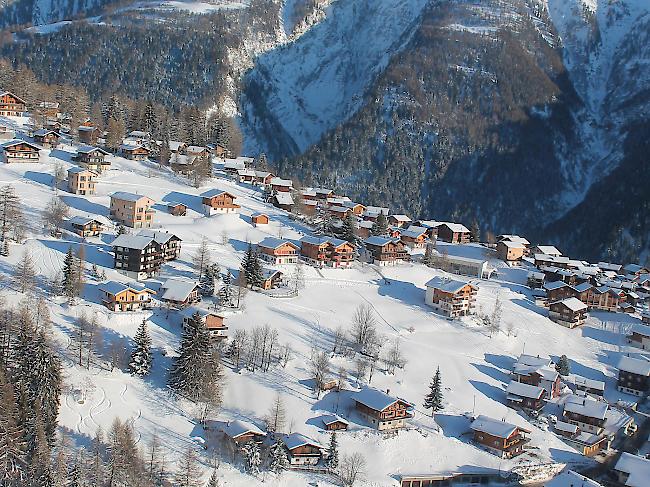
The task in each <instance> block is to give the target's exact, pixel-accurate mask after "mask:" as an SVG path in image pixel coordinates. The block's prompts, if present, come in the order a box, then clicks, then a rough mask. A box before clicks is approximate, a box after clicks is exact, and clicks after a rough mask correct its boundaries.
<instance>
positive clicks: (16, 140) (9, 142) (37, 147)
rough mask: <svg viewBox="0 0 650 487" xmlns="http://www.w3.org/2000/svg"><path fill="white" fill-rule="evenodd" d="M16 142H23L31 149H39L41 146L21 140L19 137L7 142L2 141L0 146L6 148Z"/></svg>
mask: <svg viewBox="0 0 650 487" xmlns="http://www.w3.org/2000/svg"><path fill="white" fill-rule="evenodd" d="M18 144H25V145H28V146H29V147H31V148H32V149H36V150H41V148H40V147H39V146H37V145H36V144H32V143H31V142H27V141H26V140H21V139H13V140H9V141H7V142H4V143H3V144H2V145H0V147H2V148H3V149H8V148H10V147H13V146H15V145H18Z"/></svg>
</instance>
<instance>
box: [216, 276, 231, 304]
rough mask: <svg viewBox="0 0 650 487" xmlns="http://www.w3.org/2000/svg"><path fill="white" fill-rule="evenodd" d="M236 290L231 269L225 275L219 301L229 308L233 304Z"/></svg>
mask: <svg viewBox="0 0 650 487" xmlns="http://www.w3.org/2000/svg"><path fill="white" fill-rule="evenodd" d="M233 297H234V291H233V289H232V274H231V272H230V271H228V272H227V273H226V275H225V276H223V280H222V285H221V288H219V302H220V303H221V306H224V307H226V308H229V307H231V306H232V300H233Z"/></svg>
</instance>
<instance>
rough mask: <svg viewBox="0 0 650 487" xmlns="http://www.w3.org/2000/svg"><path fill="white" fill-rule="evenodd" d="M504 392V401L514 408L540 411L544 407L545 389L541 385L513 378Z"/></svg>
mask: <svg viewBox="0 0 650 487" xmlns="http://www.w3.org/2000/svg"><path fill="white" fill-rule="evenodd" d="M506 394H507V395H506V402H507V403H508V405H509V406H511V407H513V408H515V409H523V410H524V411H540V410H541V409H542V408H543V407H544V403H545V401H544V398H545V397H546V391H545V390H544V388H543V387H539V386H531V385H529V384H524V383H523V382H517V381H515V380H513V381H510V384H508V387H507V389H506Z"/></svg>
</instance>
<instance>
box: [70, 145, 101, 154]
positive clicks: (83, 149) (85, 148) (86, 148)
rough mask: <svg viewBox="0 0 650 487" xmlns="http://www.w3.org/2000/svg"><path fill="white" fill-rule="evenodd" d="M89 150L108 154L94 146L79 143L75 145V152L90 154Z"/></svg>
mask: <svg viewBox="0 0 650 487" xmlns="http://www.w3.org/2000/svg"><path fill="white" fill-rule="evenodd" d="M91 152H101V153H102V154H104V155H105V156H107V155H108V152H106V151H105V150H104V149H101V148H99V147H94V146H92V145H80V146H79V147H77V154H90V153H91Z"/></svg>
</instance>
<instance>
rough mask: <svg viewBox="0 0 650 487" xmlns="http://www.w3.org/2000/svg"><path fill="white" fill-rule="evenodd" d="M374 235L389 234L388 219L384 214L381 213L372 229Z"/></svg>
mask: <svg viewBox="0 0 650 487" xmlns="http://www.w3.org/2000/svg"><path fill="white" fill-rule="evenodd" d="M370 233H371V234H372V235H386V234H387V233H388V218H386V215H384V214H383V213H379V216H377V219H376V220H375V223H374V224H373V225H372V228H371V229H370Z"/></svg>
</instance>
